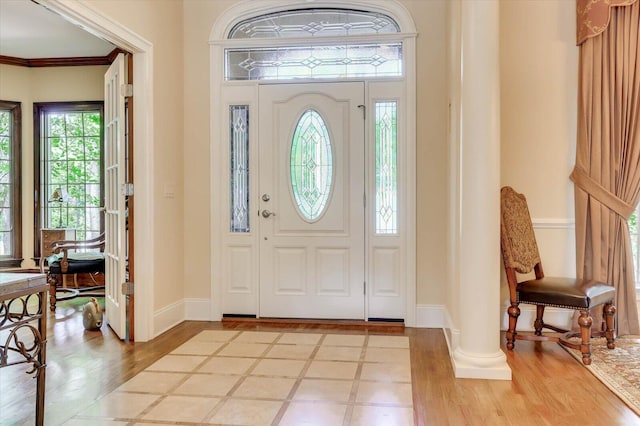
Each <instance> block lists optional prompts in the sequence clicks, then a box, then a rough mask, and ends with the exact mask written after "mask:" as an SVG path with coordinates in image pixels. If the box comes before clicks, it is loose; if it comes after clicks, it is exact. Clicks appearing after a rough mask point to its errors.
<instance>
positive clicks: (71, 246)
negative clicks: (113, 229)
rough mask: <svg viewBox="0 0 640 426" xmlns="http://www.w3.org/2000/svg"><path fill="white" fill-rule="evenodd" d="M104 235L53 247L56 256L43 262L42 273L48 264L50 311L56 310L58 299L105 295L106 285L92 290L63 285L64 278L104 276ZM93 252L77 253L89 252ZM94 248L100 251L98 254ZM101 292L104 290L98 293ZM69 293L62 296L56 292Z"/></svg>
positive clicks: (61, 243)
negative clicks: (68, 276)
mask: <svg viewBox="0 0 640 426" xmlns="http://www.w3.org/2000/svg"><path fill="white" fill-rule="evenodd" d="M104 244H105V239H104V233H103V234H100V235H99V236H98V237H96V238H93V239H90V240H81V241H78V240H60V241H54V242H53V243H52V244H51V248H52V250H53V253H54V254H53V255H51V256H49V257H47V258H46V259H44V258H43V259H41V261H40V270H41V272H44V262H45V261H46V263H47V264H48V265H49V270H48V272H47V282H48V283H49V308H50V309H51V311H55V310H56V302H57V301H58V300H68V299H73V298H75V297H78V296H87V297H89V296H103V295H104V285H96V286H91V287H81V288H77V287H76V288H69V287H67V286H63V280H62V277H63V275H75V274H81V273H89V274H97V273H102V274H104V271H105V259H104V252H103V250H104ZM90 249H93V251H77V250H90ZM95 249H99V251H96V250H95ZM98 290H102V291H100V292H97V291H98ZM58 292H61V293H66V294H65V295H63V296H59V295H57V294H56V293H58Z"/></svg>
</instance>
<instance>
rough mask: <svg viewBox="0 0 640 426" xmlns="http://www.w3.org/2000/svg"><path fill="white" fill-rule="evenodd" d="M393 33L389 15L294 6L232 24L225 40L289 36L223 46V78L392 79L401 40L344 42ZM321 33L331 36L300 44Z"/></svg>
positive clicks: (399, 69)
mask: <svg viewBox="0 0 640 426" xmlns="http://www.w3.org/2000/svg"><path fill="white" fill-rule="evenodd" d="M399 32H400V27H399V26H398V24H397V23H396V22H395V21H394V20H393V19H392V18H390V17H389V16H386V15H382V14H380V13H374V12H366V11H359V10H349V9H299V10H288V11H283V12H278V13H273V14H268V15H262V16H257V17H254V18H250V19H247V20H244V21H242V22H240V23H238V24H237V25H236V26H235V27H233V28H232V29H231V31H230V32H229V38H230V39H234V40H239V39H245V40H247V39H263V40H264V39H270V38H278V39H292V40H291V44H288V43H287V44H288V45H287V46H284V45H282V43H280V46H278V47H264V42H263V43H262V45H258V44H257V43H256V44H255V46H250V47H234V48H227V49H225V79H226V80H290V79H313V78H349V77H398V76H401V75H402V43H400V42H396V41H390V42H385V43H380V42H373V41H372V40H371V41H367V42H363V41H362V38H359V39H356V40H354V41H349V37H350V36H362V35H378V34H397V33H399ZM322 37H325V38H326V37H334V39H333V40H332V41H331V42H329V41H327V42H326V43H321V44H319V43H318V42H317V41H314V42H313V43H310V42H305V39H307V40H310V39H311V38H313V39H318V38H322ZM336 40H339V41H336ZM247 41H248V40H247ZM242 46H246V43H243V44H242Z"/></svg>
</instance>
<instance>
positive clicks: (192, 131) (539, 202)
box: [0, 0, 577, 312]
mask: <svg viewBox="0 0 640 426" xmlns="http://www.w3.org/2000/svg"><path fill="white" fill-rule="evenodd" d="M401 3H402V4H404V5H405V6H406V7H407V9H408V10H409V11H410V12H411V13H412V14H413V17H414V20H415V24H416V27H417V30H418V38H417V50H418V52H417V53H418V59H417V76H418V80H417V118H418V120H417V122H418V127H417V158H416V162H417V164H418V168H417V170H418V175H417V180H418V181H417V208H418V211H417V220H418V227H417V248H418V252H417V257H418V259H417V277H418V282H417V284H418V290H417V302H418V304H445V303H446V300H445V295H446V286H447V285H449V284H450V280H449V278H448V276H447V269H446V265H447V247H448V242H447V225H448V218H449V213H448V191H447V190H448V173H449V171H448V164H449V157H448V148H449V147H448V142H447V119H448V116H447V96H448V94H447V84H448V81H447V80H448V78H449V74H448V73H447V69H446V65H447V60H446V32H447V27H446V25H447V24H446V23H447V19H446V1H445V0H433V1H422V0H401ZM234 4H236V1H234V0H217V1H196V0H185V1H184V2H180V1H171V0H138V1H133V2H127V7H126V8H123V7H122V3H121V2H118V1H113V0H93V1H91V2H90V5H91V7H94V8H96V9H97V10H98V11H100V12H101V13H104V14H105V15H106V16H109V17H111V18H112V19H114V20H115V21H118V22H119V23H121V24H123V25H124V26H126V27H127V28H129V29H131V30H132V31H135V32H137V33H138V34H140V35H141V36H142V37H144V38H146V39H147V40H149V41H150V42H151V43H152V44H153V68H154V75H153V78H154V90H153V107H154V142H153V146H154V150H153V152H154V158H153V159H152V162H153V178H154V179H153V180H154V186H153V188H152V190H153V199H154V207H155V208H154V216H155V222H154V225H155V228H154V234H155V242H156V247H155V249H154V258H155V259H158V262H157V263H156V282H155V283H153V285H154V286H155V291H154V294H155V300H154V309H155V311H156V312H157V311H158V310H160V309H162V308H163V307H165V306H168V305H172V304H174V303H178V302H180V301H181V300H182V299H183V298H186V299H208V298H209V297H210V279H211V271H210V268H211V261H210V257H211V253H210V241H209V238H210V224H209V218H210V209H209V203H210V185H209V180H210V176H211V174H210V170H209V164H210V163H209V161H210V149H209V147H210V133H211V129H209V123H210V111H209V103H210V99H209V96H210V81H209V79H210V63H209V46H208V38H209V32H210V30H211V27H212V26H213V24H214V22H215V20H216V17H217V16H219V15H220V14H221V12H222V11H224V10H225V9H226V8H228V7H230V6H232V5H234ZM500 4H501V10H500V12H501V27H500V31H501V45H500V48H501V104H502V112H501V123H502V124H501V133H502V134H501V138H502V145H501V146H502V149H501V155H502V160H501V165H500V168H501V174H502V183H503V184H509V185H512V186H514V187H516V188H517V189H518V190H519V191H522V192H525V193H526V194H527V196H528V198H529V201H530V204H531V211H532V215H533V216H534V219H536V220H537V222H538V223H545V222H549V223H552V224H556V225H557V224H560V225H562V224H563V223H565V224H566V223H567V221H569V222H570V221H571V220H572V219H571V218H572V216H573V199H572V196H573V191H572V186H571V183H570V181H569V180H568V175H569V173H570V171H571V167H572V164H573V158H574V147H575V99H576V93H575V90H576V89H575V87H576V74H577V48H576V47H575V43H574V25H575V24H574V2H570V1H565V0H549V1H545V2H532V1H528V0H510V1H502V2H501V3H500ZM215 65H216V66H217V65H219V64H215ZM8 68H13V67H8ZM4 69H5V68H0V71H2V70H4ZM4 73H5V74H3V75H0V77H4V75H6V73H7V71H4ZM20 78H24V76H23V75H21V76H20ZM4 79H5V78H0V89H1V90H7V89H6V88H5V86H7V84H6V83H4V82H3V80H4ZM3 93H5V92H4V91H3V92H0V94H3ZM0 97H1V96H0ZM26 155H30V154H26ZM136 220H137V221H139V220H141V221H144V220H145V218H140V217H138V218H136ZM537 229H538V232H539V238H540V240H541V241H540V245H541V251H542V255H543V257H544V258H545V259H546V260H545V269H546V270H547V271H548V272H549V273H552V272H553V271H555V270H561V269H565V268H566V267H567V266H566V265H567V264H568V263H570V261H569V262H568V261H567V260H571V257H572V254H571V253H573V246H572V244H573V240H572V229H571V226H570V225H567V226H564V227H563V226H559V227H558V226H556V228H544V229H542V228H540V227H538V228H537ZM567 253H569V254H567ZM567 258H569V259H567ZM570 269H573V267H571V268H570Z"/></svg>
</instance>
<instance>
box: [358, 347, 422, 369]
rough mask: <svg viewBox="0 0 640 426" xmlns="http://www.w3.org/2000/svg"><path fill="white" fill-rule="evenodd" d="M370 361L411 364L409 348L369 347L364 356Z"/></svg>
mask: <svg viewBox="0 0 640 426" xmlns="http://www.w3.org/2000/svg"><path fill="white" fill-rule="evenodd" d="M364 360H365V361H369V362H392V363H399V364H408V365H410V362H411V361H410V358H409V349H397V348H371V347H369V348H367V351H366V353H365V356H364Z"/></svg>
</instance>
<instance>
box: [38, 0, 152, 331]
mask: <svg viewBox="0 0 640 426" xmlns="http://www.w3.org/2000/svg"><path fill="white" fill-rule="evenodd" d="M38 3H40V4H41V5H43V6H45V7H47V8H49V9H51V10H52V11H54V12H56V13H58V14H60V15H61V16H62V17H64V18H65V19H67V20H68V21H70V22H72V23H74V24H76V25H79V26H81V27H82V28H84V29H85V30H87V31H88V32H91V33H92V34H94V35H96V36H98V37H101V38H103V39H105V40H107V41H109V42H110V43H113V44H114V45H115V46H117V47H119V48H121V49H123V50H125V51H128V52H131V53H132V54H133V62H134V68H135V74H134V77H133V96H134V98H135V100H136V101H135V104H134V107H133V115H134V116H135V120H136V122H135V126H134V131H133V138H134V140H135V141H136V142H135V145H134V153H133V154H134V155H133V157H134V164H133V168H134V170H135V176H136V187H137V188H138V189H137V191H136V212H137V214H138V215H139V216H141V217H144V218H146V219H145V220H144V221H140V222H139V223H137V224H136V230H135V234H134V236H133V239H134V241H135V245H134V247H135V258H136V283H135V284H136V286H135V288H136V298H135V302H134V303H135V312H136V322H135V336H136V341H138V342H145V341H148V340H151V339H153V338H154V337H156V335H158V334H160V333H161V332H163V331H164V330H156V329H155V327H154V321H153V317H154V315H153V314H154V306H153V300H154V287H153V283H154V281H155V260H154V253H155V251H154V247H155V242H154V231H153V230H154V226H155V224H154V222H155V221H154V215H153V210H154V209H153V207H154V206H153V192H154V191H153V190H152V189H153V171H154V170H153V169H154V167H153V166H154V165H153V163H152V162H151V161H149V159H152V158H154V153H153V152H154V147H153V114H154V108H153V74H154V73H153V44H152V43H151V42H149V41H148V40H146V39H144V38H142V37H141V36H140V35H138V34H136V33H135V32H133V31H131V30H129V29H128V28H127V27H125V26H124V25H122V24H120V23H119V22H116V21H114V20H113V19H112V18H110V17H107V16H105V15H103V14H101V13H100V12H98V11H96V10H95V9H93V8H92V7H91V5H90V4H85V3H80V2H71V1H67V0H38Z"/></svg>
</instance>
